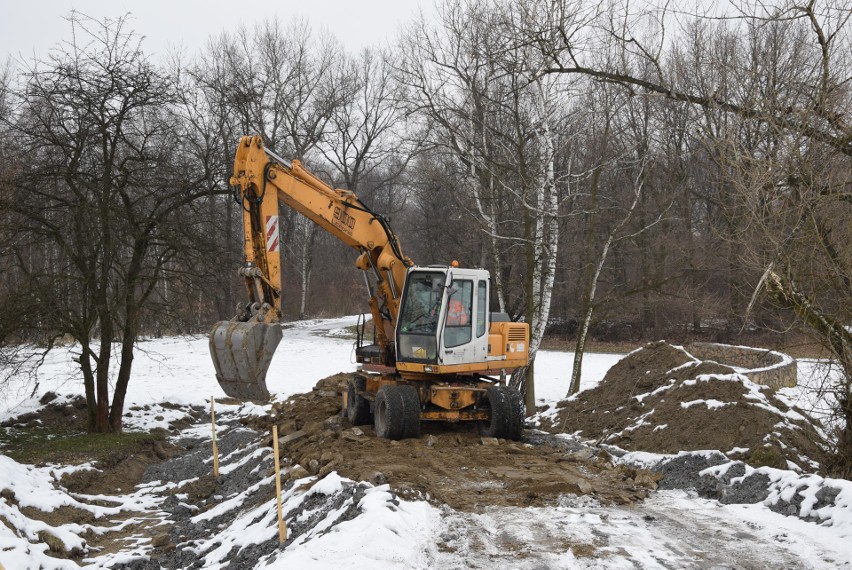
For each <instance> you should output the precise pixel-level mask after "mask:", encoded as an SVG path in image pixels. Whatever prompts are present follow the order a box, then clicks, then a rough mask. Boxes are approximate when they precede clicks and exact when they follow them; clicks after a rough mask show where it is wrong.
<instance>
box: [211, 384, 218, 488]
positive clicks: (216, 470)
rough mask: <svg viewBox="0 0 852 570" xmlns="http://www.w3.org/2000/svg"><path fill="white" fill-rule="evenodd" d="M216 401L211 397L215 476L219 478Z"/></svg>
mask: <svg viewBox="0 0 852 570" xmlns="http://www.w3.org/2000/svg"><path fill="white" fill-rule="evenodd" d="M215 402H216V401H215V400H214V399H213V396H210V426H211V427H212V429H213V476H214V477H219V449H218V448H217V447H216V410H215V409H214V408H213V404H214V403H215Z"/></svg>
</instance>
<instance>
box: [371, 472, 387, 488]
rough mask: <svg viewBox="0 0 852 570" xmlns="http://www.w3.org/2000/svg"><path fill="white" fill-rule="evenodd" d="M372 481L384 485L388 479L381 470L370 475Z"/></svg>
mask: <svg viewBox="0 0 852 570" xmlns="http://www.w3.org/2000/svg"><path fill="white" fill-rule="evenodd" d="M370 481H372V482H373V483H375V484H376V485H384V484H385V483H387V482H388V479H387V477H385V474H384V473H382V472H381V471H374V472H373V474H372V475H370Z"/></svg>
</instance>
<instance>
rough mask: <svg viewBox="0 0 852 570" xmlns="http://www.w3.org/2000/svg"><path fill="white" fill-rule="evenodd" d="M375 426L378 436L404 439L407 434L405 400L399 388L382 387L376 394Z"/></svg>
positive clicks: (391, 386) (392, 386)
mask: <svg viewBox="0 0 852 570" xmlns="http://www.w3.org/2000/svg"><path fill="white" fill-rule="evenodd" d="M374 416H375V417H374V422H373V426H374V427H375V429H376V435H377V436H379V437H383V438H385V439H402V438H403V437H404V434H405V425H406V424H405V400H404V398H403V395H402V390H400V389H399V386H394V385H392V384H390V385H387V386H382V387H381V388H379V391H378V393H377V394H376V402H375V411H374Z"/></svg>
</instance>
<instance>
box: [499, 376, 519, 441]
mask: <svg viewBox="0 0 852 570" xmlns="http://www.w3.org/2000/svg"><path fill="white" fill-rule="evenodd" d="M503 391H504V392H505V394H506V396H507V397H508V400H509V422H508V430H507V432H506V439H511V440H513V441H519V440H520V439H521V437H523V435H524V403H523V401H522V400H521V393H520V392H518V391H517V390H516V389H515V388H510V387H509V386H505V387H503Z"/></svg>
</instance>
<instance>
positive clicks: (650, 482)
mask: <svg viewBox="0 0 852 570" xmlns="http://www.w3.org/2000/svg"><path fill="white" fill-rule="evenodd" d="M661 477H662V474H660V473H652V472H651V471H646V470H645V469H640V470H639V471H638V472H637V473H636V477H635V478H634V482H635V483H636V485H638V486H639V487H646V488H648V489H651V490H652V491H654V490H656V489H657V481H659V480H660V478H661Z"/></svg>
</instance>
